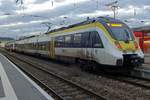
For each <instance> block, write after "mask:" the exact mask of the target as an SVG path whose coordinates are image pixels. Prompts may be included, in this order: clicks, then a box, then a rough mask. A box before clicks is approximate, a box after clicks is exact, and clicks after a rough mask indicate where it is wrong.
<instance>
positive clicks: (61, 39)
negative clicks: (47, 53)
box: [55, 36, 64, 47]
mask: <svg viewBox="0 0 150 100" xmlns="http://www.w3.org/2000/svg"><path fill="white" fill-rule="evenodd" d="M63 45H64V36H58V37H56V38H55V46H56V47H63Z"/></svg>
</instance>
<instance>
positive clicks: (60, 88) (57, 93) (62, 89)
mask: <svg viewBox="0 0 150 100" xmlns="http://www.w3.org/2000/svg"><path fill="white" fill-rule="evenodd" d="M4 55H5V56H7V57H8V58H9V59H10V60H11V61H12V62H13V63H15V64H16V65H17V66H18V67H19V68H20V69H21V70H23V71H24V72H25V73H26V74H27V75H29V77H31V78H32V79H33V80H34V81H36V82H37V83H38V84H39V85H40V86H42V87H43V88H44V89H45V90H46V91H47V92H48V93H50V94H52V96H53V97H54V98H55V99H56V100H106V98H104V97H102V96H101V95H99V94H96V93H95V92H92V91H91V90H88V89H86V88H83V87H81V86H79V85H78V84H76V83H74V82H71V81H69V80H66V79H64V78H62V77H61V76H58V75H56V74H54V73H53V72H49V71H48V70H47V69H44V68H41V67H39V66H41V65H39V64H36V65H35V64H33V63H32V61H27V60H23V59H20V58H18V57H16V56H14V55H10V54H8V53H7V54H6V52H5V54H4ZM20 63H22V64H23V65H24V64H25V65H26V66H30V67H32V69H36V70H37V71H38V72H42V73H44V75H45V77H46V76H47V75H48V77H49V79H51V80H47V81H51V84H48V85H47V83H45V82H43V81H41V80H40V79H38V78H37V77H36V76H35V75H34V74H33V73H30V72H29V70H26V69H25V68H24V67H20V66H21V64H20ZM39 75H40V74H39ZM44 75H43V77H44Z"/></svg>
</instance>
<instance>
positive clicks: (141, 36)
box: [133, 26, 150, 54]
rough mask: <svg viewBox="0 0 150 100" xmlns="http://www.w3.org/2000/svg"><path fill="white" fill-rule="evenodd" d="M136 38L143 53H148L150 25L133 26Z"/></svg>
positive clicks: (149, 51)
mask: <svg viewBox="0 0 150 100" xmlns="http://www.w3.org/2000/svg"><path fill="white" fill-rule="evenodd" d="M133 32H134V34H135V36H136V39H137V41H138V43H139V45H140V47H141V49H142V50H143V52H144V53H145V54H150V26H143V27H138V28H133Z"/></svg>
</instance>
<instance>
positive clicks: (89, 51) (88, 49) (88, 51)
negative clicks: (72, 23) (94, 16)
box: [86, 32, 93, 60]
mask: <svg viewBox="0 0 150 100" xmlns="http://www.w3.org/2000/svg"><path fill="white" fill-rule="evenodd" d="M86 34H87V44H86V58H87V59H88V60H92V59H93V53H92V52H93V48H92V43H93V35H92V32H88V33H86Z"/></svg>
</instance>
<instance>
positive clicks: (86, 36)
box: [81, 32, 90, 47]
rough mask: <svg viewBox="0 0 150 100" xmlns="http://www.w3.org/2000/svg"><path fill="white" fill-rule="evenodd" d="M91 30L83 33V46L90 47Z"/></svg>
mask: <svg viewBox="0 0 150 100" xmlns="http://www.w3.org/2000/svg"><path fill="white" fill-rule="evenodd" d="M89 33H90V32H84V33H82V39H81V45H82V47H89V46H90V44H89V40H90V34H89Z"/></svg>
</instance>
